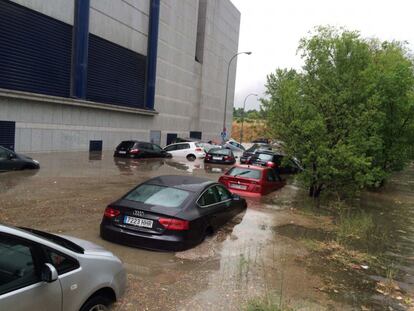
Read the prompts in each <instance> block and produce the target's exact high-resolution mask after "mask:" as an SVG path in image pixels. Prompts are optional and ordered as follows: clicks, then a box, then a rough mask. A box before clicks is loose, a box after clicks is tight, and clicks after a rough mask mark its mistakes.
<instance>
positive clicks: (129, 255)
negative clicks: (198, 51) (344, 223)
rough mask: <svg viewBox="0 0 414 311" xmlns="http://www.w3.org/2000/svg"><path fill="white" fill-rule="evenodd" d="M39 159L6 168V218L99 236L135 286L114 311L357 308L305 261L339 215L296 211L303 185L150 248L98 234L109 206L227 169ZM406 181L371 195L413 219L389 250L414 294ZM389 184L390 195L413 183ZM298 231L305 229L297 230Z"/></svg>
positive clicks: (74, 156)
mask: <svg viewBox="0 0 414 311" xmlns="http://www.w3.org/2000/svg"><path fill="white" fill-rule="evenodd" d="M33 156H34V158H36V159H37V160H39V162H40V163H41V169H40V170H39V171H20V172H7V173H1V174H0V222H2V223H6V224H12V225H19V226H27V227H34V228H37V229H41V230H46V231H50V232H55V233H64V234H67V235H72V236H76V237H79V238H83V239H87V240H91V241H93V242H95V243H97V244H100V245H103V246H104V247H106V248H107V249H109V250H110V251H112V252H113V253H115V254H116V255H117V256H119V257H120V258H121V260H122V261H123V262H124V264H125V267H126V269H127V272H128V289H127V293H126V294H125V296H124V297H123V298H122V299H121V301H120V302H119V303H117V304H116V305H115V306H114V310H243V309H244V308H245V305H246V302H247V301H249V300H250V299H252V298H256V297H263V296H266V297H277V299H281V300H282V301H283V303H284V304H288V305H289V306H291V307H293V308H294V309H295V310H353V309H355V305H353V304H352V302H350V301H348V300H347V299H342V298H341V299H337V297H333V296H331V295H329V294H328V293H325V292H322V291H320V290H319V289H320V288H321V287H322V286H323V285H324V282H325V280H324V276H323V274H320V273H317V272H316V271H315V270H313V269H309V266H308V265H306V264H304V262H306V261H307V260H308V256H309V253H308V250H307V248H305V247H304V245H303V243H301V241H300V239H298V238H297V237H298V236H303V235H306V234H307V232H309V230H310V231H312V230H313V229H314V230H313V231H315V232H318V233H317V234H321V235H322V237H321V238H327V237H326V236H325V234H326V233H324V232H323V231H320V226H321V222H323V223H324V225H326V227H329V225H330V223H331V222H332V219H331V218H330V217H328V216H326V217H323V216H321V217H309V216H305V215H302V214H298V213H295V211H294V209H292V204H293V203H292V202H294V198H295V197H296V196H297V195H298V193H299V189H298V188H297V187H296V186H295V185H294V184H292V183H290V184H288V185H287V186H286V187H284V188H283V189H281V190H280V191H277V192H275V193H272V194H270V195H268V196H266V197H264V198H262V199H255V200H253V199H249V200H248V209H247V210H246V212H244V213H243V214H239V215H238V216H237V217H236V218H234V219H233V220H232V221H231V222H230V223H228V224H227V225H226V226H225V227H223V228H222V229H221V230H219V232H216V233H215V234H214V235H213V236H211V237H209V238H207V239H206V241H204V242H203V243H202V244H201V245H199V246H197V247H195V248H193V249H191V250H187V251H184V252H178V253H164V252H152V251H147V250H141V249H137V248H131V247H126V246H122V245H117V244H113V243H110V242H107V241H104V240H102V239H100V237H99V223H100V220H101V217H102V214H103V211H104V209H105V207H106V205H108V204H109V203H110V202H112V201H114V200H116V199H118V198H119V197H120V196H121V195H123V194H124V193H126V192H127V191H128V190H129V189H131V188H132V187H133V186H135V185H137V184H138V183H140V182H142V181H144V180H146V179H148V178H151V177H154V176H158V175H165V174H192V175H197V176H202V177H206V178H209V179H212V180H217V179H218V178H219V177H220V176H221V174H222V173H223V172H224V171H225V170H226V169H227V168H226V167H225V166H220V165H206V166H204V163H203V162H202V161H199V160H196V161H194V162H189V161H187V160H185V159H182V160H176V159H167V160H163V159H161V160H158V159H153V160H129V159H114V158H113V157H112V153H111V152H104V153H103V154H100V153H98V154H89V153H84V152H73V153H53V154H36V155H33ZM412 171H414V169H412ZM413 175H414V174H413ZM412 180H414V179H412ZM405 183H406V185H404V187H408V188H409V189H408V190H407V191H406V193H405V192H404V193H403V194H401V193H400V194H398V193H397V194H395V195H396V197H392V196H391V198H390V196H386V197H385V198H384V197H383V195H382V194H379V193H378V194H373V196H374V198H367V199H366V200H367V202H370V203H369V204H372V205H375V204H377V205H381V206H382V207H384V210H387V208H386V207H385V206H384V204H383V202H384V201H385V202H388V201H387V200H390V201H389V204H390V205H394V204H396V203H395V201H396V200H398V201H399V202H400V204H398V206H399V207H401V208H403V210H404V211H405V210H407V211H406V212H407V213H408V214H409V217H411V218H410V221H409V224H403V221H400V223H399V224H398V229H396V230H401V231H402V232H406V233H405V234H402V233H401V232H400V236H399V237H398V241H399V243H400V244H398V247H397V249H394V248H389V250H390V253H392V254H395V255H397V256H403V257H404V258H405V259H404V260H400V261H399V264H400V265H402V266H404V267H405V272H406V274H405V275H404V276H402V278H401V286H404V284H406V286H407V287H408V288H409V290H412V284H413V283H412V282H413V280H412V275H413V273H412V269H413V265H412V261H410V260H409V257H410V256H411V260H412V256H413V254H412V250H413V248H412V246H413V245H412V243H413V233H414V232H413V227H412V221H414V215H413V213H414V209H413V191H412V190H413V186H414V185H413V183H412V182H411V181H410V182H409V183H408V182H405ZM407 185H408V186H407ZM389 187H390V189H389V191H390V192H391V193H394V192H392V191H403V190H400V189H402V188H403V189H405V188H404V187H400V186H396V188H395V189H392V186H389ZM404 191H405V190H404ZM375 202H377V203H375ZM361 204H362V202H361ZM367 204H368V203H367ZM384 213H386V212H384ZM395 213H397V211H396V210H395ZM408 214H407V215H408ZM383 215H384V214H383ZM387 215H388V214H387ZM394 216H395V217H396V218H398V219H400V218H399V217H398V215H394ZM385 217H386V216H384V218H385ZM292 228H293V229H294V230H293V232H296V233H297V235H295V234H293V236H292V234H290V232H292ZM300 228H302V229H300ZM303 228H304V229H303ZM301 230H302V231H301ZM313 231H312V232H313ZM397 233H398V232H397V231H396V234H397ZM401 237H403V238H401ZM396 239H397V237H396ZM396 245H397V244H396ZM387 247H388V246H387ZM402 250H404V251H402ZM402 254H403V255H402ZM373 277H375V276H373ZM374 298H375V297H374Z"/></svg>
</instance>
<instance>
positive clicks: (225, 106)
mask: <svg viewBox="0 0 414 311" xmlns="http://www.w3.org/2000/svg"><path fill="white" fill-rule="evenodd" d="M240 54H246V55H250V54H252V52H239V53H236V54H234V55H233V56H232V58H230V61H229V64H228V65H227V80H226V97H225V99H224V117H223V134H222V138H223V139H222V140H223V142H224V138H225V134H226V132H227V130H226V119H227V94H228V91H229V75H230V65H231V62H232V61H233V59H235V58H236V57H237V56H238V55H240Z"/></svg>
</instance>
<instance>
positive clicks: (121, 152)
mask: <svg viewBox="0 0 414 311" xmlns="http://www.w3.org/2000/svg"><path fill="white" fill-rule="evenodd" d="M118 153H119V154H126V151H118Z"/></svg>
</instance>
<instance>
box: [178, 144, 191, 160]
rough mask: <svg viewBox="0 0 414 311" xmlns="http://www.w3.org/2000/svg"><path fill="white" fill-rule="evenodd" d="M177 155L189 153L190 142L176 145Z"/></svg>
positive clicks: (181, 155)
mask: <svg viewBox="0 0 414 311" xmlns="http://www.w3.org/2000/svg"><path fill="white" fill-rule="evenodd" d="M177 149H178V150H177V151H178V153H177V156H179V157H184V158H185V157H186V156H187V155H188V154H189V153H190V151H191V150H190V144H189V143H181V144H178V146H177Z"/></svg>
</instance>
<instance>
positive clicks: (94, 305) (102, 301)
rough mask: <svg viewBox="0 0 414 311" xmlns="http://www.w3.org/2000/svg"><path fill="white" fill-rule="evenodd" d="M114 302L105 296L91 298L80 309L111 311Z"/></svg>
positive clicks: (81, 310) (86, 310) (83, 310)
mask: <svg viewBox="0 0 414 311" xmlns="http://www.w3.org/2000/svg"><path fill="white" fill-rule="evenodd" d="M111 303H112V301H111V300H110V299H108V298H106V297H103V296H95V297H92V298H90V299H89V300H88V301H87V302H86V303H85V304H84V305H83V306H82V308H81V309H80V311H109V305H110V304H111Z"/></svg>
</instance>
